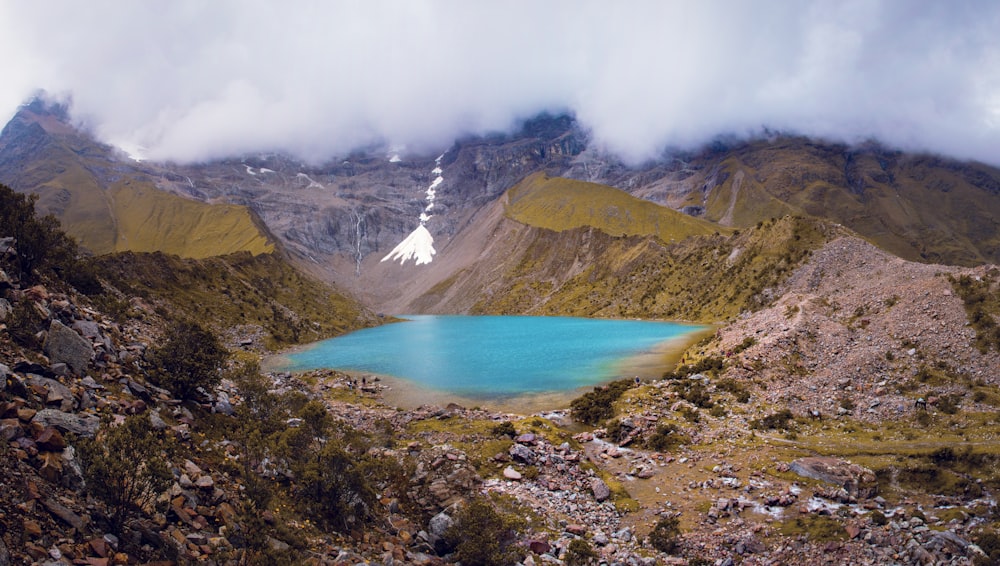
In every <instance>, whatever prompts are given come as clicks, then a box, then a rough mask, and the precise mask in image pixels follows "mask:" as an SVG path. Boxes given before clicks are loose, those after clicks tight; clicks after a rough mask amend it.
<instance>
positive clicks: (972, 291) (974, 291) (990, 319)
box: [949, 268, 1000, 354]
mask: <svg viewBox="0 0 1000 566" xmlns="http://www.w3.org/2000/svg"><path fill="white" fill-rule="evenodd" d="M949 279H950V281H951V284H952V287H954V288H955V291H956V292H957V293H958V296H959V297H961V298H962V302H963V303H964V304H965V312H966V315H967V316H968V318H969V324H971V325H972V327H973V328H974V329H975V330H976V346H977V347H978V348H979V351H980V352H982V353H984V354H985V353H986V352H987V351H989V349H990V348H996V349H997V350H1000V324H997V319H998V318H1000V271H998V270H997V269H996V268H993V269H991V270H990V272H989V273H988V274H987V275H986V276H985V277H982V278H978V277H977V278H973V277H969V276H968V275H962V276H961V277H959V278H958V279H955V278H953V277H951V278H949Z"/></svg>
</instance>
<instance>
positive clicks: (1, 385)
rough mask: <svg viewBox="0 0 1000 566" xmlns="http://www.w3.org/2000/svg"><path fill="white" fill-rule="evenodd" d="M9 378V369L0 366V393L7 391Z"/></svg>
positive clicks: (2, 365)
mask: <svg viewBox="0 0 1000 566" xmlns="http://www.w3.org/2000/svg"><path fill="white" fill-rule="evenodd" d="M9 376H10V368H9V367H7V366H5V365H4V364H0V391H3V390H4V389H7V378H8V377H9Z"/></svg>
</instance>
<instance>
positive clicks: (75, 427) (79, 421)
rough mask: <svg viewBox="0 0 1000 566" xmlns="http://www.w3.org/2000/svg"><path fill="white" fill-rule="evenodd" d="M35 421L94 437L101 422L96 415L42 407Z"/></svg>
mask: <svg viewBox="0 0 1000 566" xmlns="http://www.w3.org/2000/svg"><path fill="white" fill-rule="evenodd" d="M32 422H33V423H39V424H40V425H42V426H52V427H55V428H57V429H59V430H61V431H63V432H71V433H73V434H75V435H77V436H84V437H86V438H93V437H94V435H95V434H97V429H98V427H99V426H100V424H101V419H99V418H98V417H97V416H96V415H82V414H75V413H64V412H62V411H57V410H55V409H42V410H41V411H38V412H37V413H35V418H34V419H33V420H32Z"/></svg>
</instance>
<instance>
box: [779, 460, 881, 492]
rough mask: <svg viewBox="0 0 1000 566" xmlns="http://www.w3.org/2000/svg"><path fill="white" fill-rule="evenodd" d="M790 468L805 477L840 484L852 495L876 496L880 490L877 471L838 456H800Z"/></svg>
mask: <svg viewBox="0 0 1000 566" xmlns="http://www.w3.org/2000/svg"><path fill="white" fill-rule="evenodd" d="M788 469H789V470H791V471H793V472H795V473H796V474H798V475H800V476H803V477H807V478H812V479H814V480H819V481H823V482H827V483H831V484H834V485H839V486H840V487H843V488H844V489H845V490H846V491H847V493H848V494H849V495H850V496H851V497H861V498H869V497H874V496H875V495H876V493H877V491H878V482H877V481H876V480H875V472H872V471H871V470H869V469H868V468H865V467H862V466H859V465H857V464H852V463H850V462H847V461H845V460H840V459H838V458H830V457H810V458H799V459H798V460H795V461H794V462H792V463H791V464H790V465H789V466H788Z"/></svg>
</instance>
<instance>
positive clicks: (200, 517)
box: [0, 218, 1000, 564]
mask: <svg viewBox="0 0 1000 566" xmlns="http://www.w3.org/2000/svg"><path fill="white" fill-rule="evenodd" d="M511 222H513V221H511ZM518 225H520V226H524V225H523V224H518ZM822 226H823V224H822V223H819V224H817V223H815V221H808V222H806V221H803V220H800V219H794V218H787V219H783V220H780V221H776V222H773V223H767V225H762V226H761V227H760V228H755V229H753V230H747V231H744V232H741V233H740V234H739V235H736V234H733V235H729V236H722V235H719V236H715V235H709V236H704V238H706V239H707V241H708V243H709V244H710V245H709V247H708V248H707V249H713V250H714V251H713V254H714V253H716V252H717V253H718V254H719V259H720V260H724V258H728V257H730V256H733V252H732V251H728V253H724V252H722V251H719V250H721V249H722V248H721V247H720V246H725V245H729V246H733V247H732V249H736V248H739V249H740V250H742V251H741V253H740V254H736V256H737V259H738V256H742V255H744V254H746V255H747V256H751V255H752V256H766V255H767V253H758V252H756V251H754V249H755V248H753V245H754V241H755V240H754V238H757V239H758V240H757V241H758V242H779V243H780V242H782V241H785V240H787V241H792V242H801V241H803V240H806V241H811V242H812V243H810V244H809V246H808V250H811V253H803V254H802V257H801V258H799V259H798V260H797V261H795V262H791V263H788V264H787V275H786V276H785V277H782V278H781V279H780V280H775V282H774V283H773V285H771V286H768V287H767V288H766V289H760V290H758V291H755V294H754V295H753V296H754V297H756V298H755V299H753V300H747V301H744V302H745V304H754V305H759V306H760V307H762V308H759V307H753V308H749V309H747V311H746V312H745V313H743V314H742V315H740V316H738V317H736V319H735V320H734V321H733V322H732V323H730V324H728V325H725V326H722V327H720V328H719V330H718V331H717V332H716V334H715V335H714V336H712V337H711V338H709V339H708V340H706V341H704V342H703V343H700V344H698V345H696V346H694V347H693V348H691V349H690V350H689V351H688V352H687V353H686V355H685V360H684V362H685V363H684V364H682V365H681V366H680V367H679V368H678V369H677V370H676V371H674V372H671V373H670V374H669V375H668V376H666V379H663V380H657V381H653V382H649V383H644V384H641V385H639V386H634V384H632V383H631V382H629V383H627V384H626V385H625V387H624V388H617V389H615V390H616V391H618V392H619V394H620V396H619V397H617V398H612V397H607V396H605V395H604V393H602V391H604V392H608V391H611V388H608V389H604V390H595V392H594V393H595V395H598V396H599V397H600V399H601V400H600V401H599V404H606V405H607V406H609V407H610V408H612V409H613V412H612V413H611V416H610V418H607V419H602V420H601V421H598V424H599V427H598V428H595V429H592V430H590V429H588V430H587V431H586V432H582V433H575V431H572V432H571V430H570V429H568V428H564V427H565V426H566V425H568V424H569V422H570V418H571V416H572V415H573V414H575V413H566V412H549V413H545V414H542V415H533V416H523V415H507V414H495V413H491V412H488V411H483V410H476V409H471V410H470V409H463V408H461V407H456V406H451V407H446V408H440V407H422V408H419V409H417V410H414V411H401V410H397V409H395V408H393V407H391V406H386V405H383V404H380V401H379V400H380V395H381V394H382V393H384V389H383V386H382V385H380V384H379V383H378V382H374V381H369V382H368V383H367V384H366V385H364V386H363V387H358V386H357V385H356V383H355V381H356V379H357V377H356V376H347V375H343V374H336V373H333V372H314V373H311V374H306V375H301V376H290V375H287V374H277V375H267V376H262V375H260V374H259V373H257V370H256V369H255V368H254V367H253V366H252V365H245V364H243V363H241V362H240V360H243V361H246V360H247V359H248V356H247V354H246V353H236V354H235V355H234V357H233V363H232V366H231V370H230V371H227V372H226V373H225V374H224V375H221V376H219V377H224V378H223V379H219V380H217V381H213V384H212V385H208V386H206V387H204V388H203V389H204V391H203V392H202V393H198V394H197V395H195V396H193V397H179V396H178V395H177V394H176V392H175V390H173V389H172V388H171V381H169V380H167V381H157V380H158V379H163V374H162V372H160V371H159V370H158V368H157V363H160V362H159V361H160V360H163V359H164V353H163V352H164V351H165V349H164V346H165V345H167V344H169V343H172V342H173V341H175V340H182V341H183V339H184V336H185V335H181V336H179V337H178V336H177V335H176V334H175V333H174V332H173V331H172V330H171V324H170V322H169V320H170V315H171V313H172V312H174V311H176V310H177V309H180V308H188V309H191V310H189V311H188V312H197V311H198V310H201V309H203V308H221V307H222V305H223V304H224V303H226V302H228V301H229V300H232V299H233V298H234V297H239V296H240V295H243V297H242V298H240V300H241V301H243V302H244V303H245V304H246V305H247V306H249V305H251V304H253V303H254V300H251V299H250V298H249V297H247V296H245V291H242V290H241V288H246V289H247V291H250V290H253V291H256V290H257V289H256V286H254V285H253V281H254V280H255V279H254V278H255V277H259V275H253V274H254V273H259V272H255V271H254V268H253V267H252V265H247V262H249V261H250V258H249V256H248V255H247V256H240V257H236V258H231V259H229V260H226V262H225V263H219V262H221V261H222V260H212V261H205V262H189V263H188V262H179V260H177V259H170V258H165V257H158V258H150V261H149V262H148V263H140V261H139V260H137V259H136V258H137V257H138V256H128V255H126V256H123V257H122V258H120V259H119V260H117V261H109V260H102V261H103V262H104V263H102V265H103V268H102V271H103V272H104V273H107V274H108V282H109V283H112V284H113V286H112V287H105V288H104V291H102V292H101V293H98V294H95V297H100V296H103V295H107V296H106V297H105V298H104V299H101V300H94V299H91V298H88V297H86V296H84V295H81V294H79V293H77V292H75V291H74V290H73V289H72V288H70V287H68V286H67V285H66V284H65V282H64V281H61V280H59V279H58V278H55V279H52V278H48V279H45V278H43V281H42V284H35V285H32V286H30V287H27V286H25V285H22V283H21V282H20V281H18V280H17V279H16V278H14V277H11V276H9V275H8V274H7V271H0V292H2V295H3V296H2V299H0V374H2V375H0V377H2V379H3V382H2V383H3V388H2V390H0V411H2V415H0V417H2V420H0V433H2V435H3V438H4V439H5V441H6V442H5V443H4V444H3V445H2V447H0V448H2V450H3V451H4V458H3V459H2V460H0V462H2V467H3V471H4V473H3V474H2V475H0V478H2V479H0V501H2V505H0V508H2V509H3V510H4V512H3V514H2V515H0V524H2V525H3V530H2V533H0V562H2V563H9V564H14V563H54V564H68V563H82V564H126V563H147V562H153V561H156V562H159V563H164V564H166V563H176V564H181V563H193V562H204V563H214V564H229V563H269V564H273V563H316V564H324V563H332V564H340V563H347V564H356V563H361V562H364V561H378V562H380V563H383V564H386V563H391V564H444V563H451V562H454V561H456V560H459V559H462V560H463V563H521V564H531V563H534V564H538V563H542V562H553V563H554V561H555V560H562V561H563V562H564V563H575V564H586V563H592V562H588V561H591V560H598V559H599V560H602V561H604V562H607V563H609V564H610V563H623V564H657V563H668V564H670V563H676V564H682V563H692V562H694V563H706V562H708V563H711V562H726V561H731V562H733V563H735V562H737V561H739V562H740V563H744V564H770V563H774V561H778V562H789V563H790V562H802V563H819V562H823V561H827V562H834V563H856V564H885V563H935V562H942V561H943V562H950V563H955V564H969V563H974V562H975V563H990V562H989V561H990V560H991V556H992V557H994V558H1000V545H998V544H996V540H997V538H996V537H997V535H996V532H997V531H996V527H997V523H996V515H995V502H994V501H993V497H994V496H993V493H994V490H995V489H997V486H998V485H1000V477H997V475H996V472H995V470H996V469H997V468H996V463H997V462H998V461H1000V447H998V446H997V444H996V440H995V439H996V435H997V434H998V433H1000V422H998V421H997V419H996V407H997V406H1000V395H997V394H996V387H997V383H996V380H997V377H998V376H997V375H996V371H995V370H996V368H997V367H1000V341H997V342H996V343H995V344H994V343H993V342H986V343H985V344H981V343H979V342H977V333H978V332H979V331H980V329H984V330H986V329H988V325H983V324H976V325H974V324H971V323H970V320H971V317H967V316H966V311H967V310H968V309H970V306H971V308H972V310H973V311H974V310H975V309H981V312H983V313H984V314H985V316H989V317H994V318H995V317H996V316H997V314H998V312H996V311H998V310H1000V270H998V269H997V268H995V267H987V266H984V267H978V268H972V269H970V268H958V267H946V266H932V265H924V264H915V263H911V262H907V261H905V260H901V259H898V258H893V257H892V256H889V255H887V254H886V253H885V252H882V251H879V250H878V249H876V248H874V247H873V246H871V245H870V244H867V243H865V242H864V241H862V240H860V239H858V238H856V237H855V236H852V235H851V234H849V233H847V232H845V231H843V230H842V229H835V228H833V227H830V228H829V229H828V231H827V232H826V233H823V232H819V231H816V230H818V227H822ZM524 229H526V230H528V229H529V228H527V227H526V228H524ZM530 229H531V230H541V229H534V228H530ZM802 230H807V231H806V232H801V231H802ZM812 231H816V232H812ZM550 232H551V231H550ZM564 233H565V234H567V235H570V236H571V237H579V235H580V234H582V233H583V232H582V231H581V229H579V228H575V229H570V230H566V231H564ZM598 234H603V232H600V231H593V232H591V234H590V236H591V237H593V238H598V237H603V238H607V240H606V243H610V242H612V237H611V236H608V235H604V236H598ZM796 234H798V235H799V236H800V237H799V238H798V239H796V238H795V237H794V236H795V235H796ZM781 235H783V238H784V240H782V239H780V238H779V236H781ZM814 237H815V238H816V239H815V240H813V238H814ZM634 238H635V237H630V238H619V240H621V241H629V240H631V239H634ZM739 238H745V240H739ZM693 242H694V240H693V241H691V242H689V245H690V246H691V247H690V248H687V249H689V250H693V249H695V246H694V243H693ZM734 244H738V245H735V246H734ZM5 245H6V247H5V248H4V249H3V253H4V254H5V255H4V261H10V258H11V257H14V256H13V254H16V253H17V252H18V250H17V247H16V246H15V245H12V244H11V243H10V241H9V240H8V241H7V243H6V244H5ZM721 263H722V264H723V265H725V262H724V261H721ZM6 266H7V264H5V269H6ZM138 266H142V267H138ZM265 269H272V270H273V269H275V268H274V267H273V266H271V267H270V268H265ZM52 273H59V270H55V271H53V272H52ZM163 279H166V280H167V284H165V285H164V284H160V287H161V288H160V289H157V288H156V287H157V286H156V285H154V283H152V282H155V281H160V280H163ZM199 280H201V281H203V283H202V284H200V287H199V290H198V291H197V292H193V291H189V292H188V293H189V294H183V293H180V292H179V291H178V290H177V289H176V287H182V288H185V287H189V286H191V285H193V284H194V282H195V281H199ZM290 282H291V280H290V279H288V280H286V285H288V284H290ZM247 283H249V284H250V285H249V286H248V285H247ZM260 290H261V291H262V293H261V296H260V297H259V298H257V299H256V300H257V302H260V303H264V304H265V305H266V304H268V303H269V302H270V301H272V300H275V299H280V297H272V296H270V295H269V292H268V290H267V288H266V286H265V287H264V288H262V289H260ZM970 290H971V291H972V292H971V293H970V292H968V291H970ZM762 293H763V296H760V295H761V294H762ZM194 297H197V299H195V298H194ZM112 298H114V299H115V300H112ZM189 302H190V303H201V306H199V305H198V304H192V305H190V306H188V307H184V306H183V305H184V304H185V303H189ZM115 305H129V307H128V308H124V309H117V310H116V309H115V308H113V307H114V306H115ZM292 306H293V305H289V307H292ZM109 307H110V309H109ZM983 309H984V310H983ZM302 312H303V313H305V311H302ZM970 312H971V311H970ZM312 316H313V315H312V314H304V317H312ZM231 317H232V314H231V313H229V314H227V312H226V311H225V310H220V311H219V312H218V313H217V314H214V315H212V316H210V317H208V318H210V319H211V320H213V321H216V322H217V323H219V324H221V325H222V326H230V325H233V324H235V321H234V320H231ZM27 323H31V324H32V325H33V326H32V330H31V331H30V332H22V331H21V330H22V329H23V327H24V325H25V324H27ZM991 340H992V338H991ZM230 344H231V345H232V346H234V347H239V346H245V345H246V344H245V343H244V342H243V341H242V340H241V339H238V340H231V341H230ZM167 351H171V350H167ZM197 352H198V349H197V348H195V349H193V350H188V351H187V353H185V354H184V355H183V356H182V358H181V359H183V360H188V361H190V360H197V359H198V355H197ZM157 376H159V377H157ZM920 398H923V399H924V400H925V401H926V403H925V405H924V406H920V405H917V404H916V402H917V400H918V399H920ZM576 406H577V405H576V403H574V407H576ZM581 406H582V405H581ZM134 423H139V424H140V428H137V429H133V428H130V427H133V426H134ZM576 430H579V429H578V428H577V429H576ZM136 431H145V432H136ZM126 432H127V433H128V434H135V435H138V436H137V437H136V438H135V439H133V441H134V442H133V444H132V446H147V445H148V443H149V442H151V441H152V442H154V444H152V446H153V449H152V450H147V451H144V452H141V454H142V456H141V457H140V458H136V456H135V454H133V453H132V452H127V453H123V454H119V455H117V456H118V458H119V460H116V459H115V457H114V456H115V455H116V453H115V452H103V453H102V452H101V451H99V450H97V451H95V444H94V443H92V442H89V441H88V439H90V438H96V439H99V440H100V441H101V443H105V444H108V443H110V444H111V445H114V446H117V445H118V444H117V443H119V442H121V437H120V435H121V434H124V433H126ZM151 439H152V440H151ZM99 445H100V443H98V444H97V446H99ZM128 450H137V448H130V449H128ZM102 454H103V455H102ZM136 454H139V453H136ZM302 454H305V455H308V458H305V459H303V458H300V457H298V456H297V455H302ZM102 458H103V459H102ZM121 458H125V460H124V461H125V463H126V464H127V465H126V467H125V468H124V469H125V470H126V471H128V470H133V471H134V470H146V469H152V468H153V467H154V466H159V465H160V464H162V465H163V469H164V470H165V473H166V476H165V477H164V481H163V483H162V484H157V485H160V487H159V488H158V490H157V491H155V492H154V493H152V495H153V496H154V497H152V498H151V499H148V500H143V501H144V503H143V504H142V505H140V506H138V507H135V506H130V507H126V511H125V517H126V519H125V520H124V522H121V523H118V522H116V520H115V515H114V512H113V511H114V509H115V507H114V506H113V501H114V500H113V499H109V497H108V492H107V491H105V490H103V489H99V488H98V487H97V486H95V485H94V482H95V481H102V480H103V479H105V478H107V477H109V476H107V475H100V476H95V473H103V474H107V473H109V472H108V471H104V472H101V471H100V470H114V469H119V468H114V467H111V468H95V467H94V466H95V462H98V463H100V462H104V463H105V464H106V465H107V464H108V463H109V460H108V459H110V463H114V462H118V461H120V459H121ZM847 458H849V459H850V461H848V460H847ZM314 459H315V461H316V462H318V463H319V464H320V465H319V466H318V467H310V462H312V461H313V460H314ZM137 464H138V465H137ZM141 477H145V476H141ZM95 478H99V479H95ZM317 482H320V483H317ZM323 482H326V483H323ZM341 490H347V491H341ZM337 493H350V494H353V495H352V496H351V497H352V498H356V499H347V500H342V499H338V498H336V497H331V494H337ZM317 501H320V502H322V503H323V504H322V505H316V504H315V502H317ZM484 501H485V502H487V503H486V506H485V507H483V506H478V507H477V506H476V505H481V504H482V502H484ZM348 502H354V503H351V504H350V505H351V506H349V507H342V506H343V505H347V504H348ZM463 505H464V506H463ZM330 509H334V510H335V511H334V512H328V510H330ZM469 509H472V510H476V513H478V514H470V513H471V512H470V511H468V510H469ZM513 517H527V518H528V519H527V520H526V521H524V522H521V521H514V519H513ZM454 529H459V530H454ZM508 529H509V530H508ZM498 533H509V536H506V535H505V536H498ZM484 534H485V535H487V536H486V538H483V535H484ZM456 536H458V538H457V539H456V538H455V537H456ZM477 537H478V538H477ZM465 539H468V540H474V541H477V544H478V545H479V546H478V547H477V548H478V550H489V549H491V548H496V552H501V551H502V550H503V551H504V552H507V551H509V552H510V553H511V554H509V555H503V556H506V557H507V558H505V559H503V560H500V559H498V558H497V557H498V556H499V555H497V554H476V553H473V552H474V550H469V549H467V548H466V549H465V550H463V549H462V547H460V546H459V545H456V542H455V541H456V540H465ZM490 541H500V542H499V543H498V546H497V547H493V546H491V545H492V544H493V543H492V542H490ZM487 543H489V544H487ZM508 544H509V545H508ZM500 545H508V546H500ZM463 552H467V553H473V554H461V553H463ZM463 556H464V559H463Z"/></svg>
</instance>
